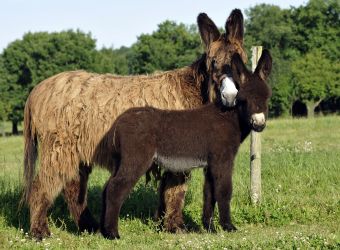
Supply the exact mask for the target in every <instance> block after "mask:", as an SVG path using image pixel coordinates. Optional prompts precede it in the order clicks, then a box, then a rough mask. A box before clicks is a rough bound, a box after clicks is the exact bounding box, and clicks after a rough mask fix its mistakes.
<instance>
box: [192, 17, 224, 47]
mask: <svg viewBox="0 0 340 250" xmlns="http://www.w3.org/2000/svg"><path fill="white" fill-rule="evenodd" d="M197 25H198V28H199V31H200V35H201V38H202V40H203V42H204V45H205V47H206V48H208V47H209V46H210V44H211V43H212V42H214V41H216V40H217V39H218V38H219V37H220V35H221V34H220V32H219V30H218V28H217V27H216V25H215V23H214V22H213V21H212V20H211V19H210V18H209V17H208V15H207V14H205V13H200V14H199V15H198V17H197Z"/></svg>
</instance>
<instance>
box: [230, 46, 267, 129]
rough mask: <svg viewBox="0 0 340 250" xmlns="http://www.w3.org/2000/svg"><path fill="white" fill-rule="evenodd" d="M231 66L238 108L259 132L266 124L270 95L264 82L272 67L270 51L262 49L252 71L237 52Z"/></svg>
mask: <svg viewBox="0 0 340 250" xmlns="http://www.w3.org/2000/svg"><path fill="white" fill-rule="evenodd" d="M231 67H232V74H233V79H234V81H235V82H236V84H237V85H238V86H239V92H238V93H237V97H236V99H237V102H238V103H239V104H240V107H239V108H240V109H242V114H244V118H245V119H246V122H248V123H249V125H250V126H251V128H252V129H253V130H255V131H258V132H260V131H262V130H263V129H264V127H265V126H266V117H267V113H268V100H269V98H270V96H271V90H270V87H269V86H268V85H267V83H266V80H267V78H268V76H269V74H270V71H271V68H272V58H271V56H270V53H269V51H268V50H263V52H262V55H261V58H260V60H259V61H258V64H257V67H256V69H255V71H254V73H252V72H251V71H249V70H248V69H247V68H246V66H245V65H244V63H243V61H242V59H241V57H240V55H238V54H234V55H233V58H232V60H231Z"/></svg>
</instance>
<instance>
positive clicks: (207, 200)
mask: <svg viewBox="0 0 340 250" xmlns="http://www.w3.org/2000/svg"><path fill="white" fill-rule="evenodd" d="M204 175H205V180H204V191H203V217H202V221H203V226H204V228H205V229H206V230H207V231H215V227H214V209H215V204H216V199H215V194H214V180H213V177H212V175H211V172H210V169H209V168H206V169H204Z"/></svg>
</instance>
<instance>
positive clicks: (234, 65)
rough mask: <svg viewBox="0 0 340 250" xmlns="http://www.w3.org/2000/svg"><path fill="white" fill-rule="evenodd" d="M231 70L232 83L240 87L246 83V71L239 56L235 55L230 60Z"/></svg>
mask: <svg viewBox="0 0 340 250" xmlns="http://www.w3.org/2000/svg"><path fill="white" fill-rule="evenodd" d="M231 69H232V74H233V79H234V81H235V82H236V83H237V84H238V85H239V86H240V87H242V85H244V83H245V81H246V76H247V74H248V69H247V67H246V66H245V65H244V63H243V61H242V59H241V56H240V55H239V54H238V53H235V54H234V55H233V57H232V58H231Z"/></svg>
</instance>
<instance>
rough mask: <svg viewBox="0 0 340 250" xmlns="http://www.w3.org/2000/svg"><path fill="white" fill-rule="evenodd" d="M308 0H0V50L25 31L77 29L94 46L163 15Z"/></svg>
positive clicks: (116, 42)
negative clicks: (93, 41)
mask: <svg viewBox="0 0 340 250" xmlns="http://www.w3.org/2000/svg"><path fill="white" fill-rule="evenodd" d="M306 2H307V0H277V1H274V0H171V1H164V0H158V1H157V0H143V1H142V0H119V1H114V0H111V1H110V0H97V1H93V0H57V1H52V0H30V1H28V0H1V1H0V13H1V14H0V52H2V51H3V49H4V48H6V47H7V46H8V44H9V43H10V42H12V41H14V40H16V39H21V38H22V37H23V35H24V34H25V33H27V32H29V31H30V32H38V31H48V32H55V31H62V30H68V29H73V30H76V29H80V30H81V31H83V32H85V33H89V32H90V33H91V35H92V37H93V38H94V39H96V41H97V47H98V48H102V47H103V46H105V47H113V48H119V47H121V46H128V47H129V46H131V45H132V44H133V43H134V42H136V41H137V37H138V36H139V35H140V34H142V33H152V31H154V30H156V29H157V25H158V24H160V23H161V22H163V21H165V20H173V21H176V22H178V23H185V24H195V23H196V17H197V15H198V14H199V13H201V12H205V13H207V14H208V16H209V17H210V18H211V19H212V20H213V21H214V22H215V24H216V25H217V26H218V27H224V23H225V21H226V19H227V17H228V16H229V14H230V12H231V11H232V10H233V9H234V8H239V9H241V11H242V12H243V14H244V15H245V13H244V11H245V10H246V9H248V8H250V7H252V6H255V5H256V4H260V3H267V4H274V5H278V6H280V7H281V8H289V7H290V6H294V7H298V6H300V5H305V4H306Z"/></svg>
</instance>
